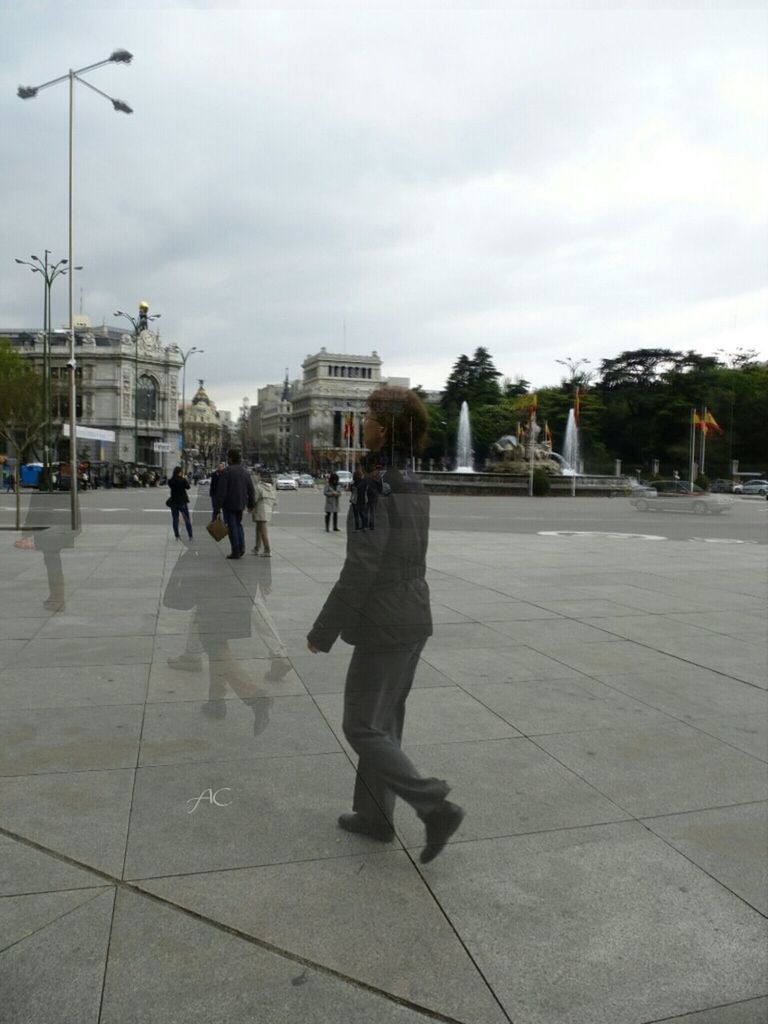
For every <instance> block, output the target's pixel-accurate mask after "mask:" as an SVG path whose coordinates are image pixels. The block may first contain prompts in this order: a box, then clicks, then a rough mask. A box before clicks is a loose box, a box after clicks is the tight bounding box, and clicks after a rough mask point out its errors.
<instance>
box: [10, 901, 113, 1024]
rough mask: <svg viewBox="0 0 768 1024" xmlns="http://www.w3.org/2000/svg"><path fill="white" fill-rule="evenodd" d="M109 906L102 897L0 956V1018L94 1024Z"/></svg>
mask: <svg viewBox="0 0 768 1024" xmlns="http://www.w3.org/2000/svg"><path fill="white" fill-rule="evenodd" d="M27 898H28V899H30V898H32V897H27ZM113 902H114V893H113V891H112V890H107V891H105V892H102V893H100V894H99V895H98V896H96V897H94V898H93V899H91V900H90V901H89V902H87V903H85V904H83V905H81V906H77V907H75V909H73V910H71V911H70V913H68V914H66V915H65V916H63V917H60V918H59V919H58V920H55V921H53V922H52V923H51V924H49V925H48V927H46V928H42V929H40V930H39V931H36V932H34V933H33V934H32V935H30V936H29V938H26V939H24V940H22V941H21V942H18V943H17V944H16V945H14V946H11V947H10V948H9V949H6V950H5V951H4V952H2V953H0V992H2V994H3V999H2V1008H1V1009H0V1013H1V1014H3V1017H2V1018H0V1019H3V1020H4V1021H8V1024H20V1022H24V1024H27V1022H30V1024H63V1022H67V1024H69V1022H70V1021H72V1022H73V1024H74V1022H77V1024H97V1022H98V1020H99V1004H100V1001H101V989H102V982H103V978H104V964H105V962H106V956H107V945H108V942H109V929H110V923H111V918H112V907H113Z"/></svg>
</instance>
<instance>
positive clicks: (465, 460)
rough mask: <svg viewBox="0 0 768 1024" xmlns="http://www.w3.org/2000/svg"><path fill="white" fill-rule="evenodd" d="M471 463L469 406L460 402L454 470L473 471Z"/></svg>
mask: <svg viewBox="0 0 768 1024" xmlns="http://www.w3.org/2000/svg"><path fill="white" fill-rule="evenodd" d="M474 471H475V470H474V466H473V465H472V430H471V428H470V426H469V406H468V405H467V403H466V402H462V403H461V412H460V413H459V436H458V438H457V440H456V472H457V473H474Z"/></svg>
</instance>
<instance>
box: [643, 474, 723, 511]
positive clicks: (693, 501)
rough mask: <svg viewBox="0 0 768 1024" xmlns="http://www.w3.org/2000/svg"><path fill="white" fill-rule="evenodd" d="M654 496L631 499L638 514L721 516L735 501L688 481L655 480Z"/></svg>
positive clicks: (646, 494)
mask: <svg viewBox="0 0 768 1024" xmlns="http://www.w3.org/2000/svg"><path fill="white" fill-rule="evenodd" d="M653 490H654V492H655V494H654V495H652V494H649V493H647V491H646V492H645V493H643V494H638V495H637V496H633V497H631V498H630V499H629V501H630V504H631V505H634V506H635V508H636V509H637V510H638V512H650V511H653V512H695V513H697V514H698V515H704V514H705V513H709V514H710V515H720V513H721V512H726V511H728V509H730V508H732V506H733V499H731V498H725V497H723V496H722V495H720V494H710V493H709V492H708V491H703V490H702V489H701V487H697V486H696V484H691V483H689V482H688V481H687V480H654V483H653Z"/></svg>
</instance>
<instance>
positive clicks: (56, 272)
mask: <svg viewBox="0 0 768 1024" xmlns="http://www.w3.org/2000/svg"><path fill="white" fill-rule="evenodd" d="M50 255H51V250H50V249H45V250H44V259H42V260H41V259H40V257H39V256H30V257H29V260H20V259H19V258H18V257H15V259H16V262H17V263H19V264H21V265H22V266H24V267H29V269H30V270H31V271H32V273H33V274H42V275H43V284H44V289H43V386H42V399H43V415H44V416H45V420H44V422H43V465H44V467H45V476H46V480H47V486H48V490H49V491H50V490H51V460H50V440H51V435H50V426H51V285H52V284H53V282H54V281H55V280H56V278H57V277H59V276H60V275H61V274H67V273H69V267H68V266H67V264H68V263H69V260H66V259H63V260H59V261H58V262H57V263H49V262H48V257H49V256H50ZM30 260H31V261H32V262H31V263H30ZM82 269H83V268H82V267H74V268H73V270H82Z"/></svg>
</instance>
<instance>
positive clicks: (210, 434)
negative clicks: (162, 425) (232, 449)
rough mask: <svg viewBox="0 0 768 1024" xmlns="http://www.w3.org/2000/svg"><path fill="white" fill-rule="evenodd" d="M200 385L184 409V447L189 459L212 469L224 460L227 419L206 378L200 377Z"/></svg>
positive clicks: (207, 468) (182, 429) (182, 430)
mask: <svg viewBox="0 0 768 1024" xmlns="http://www.w3.org/2000/svg"><path fill="white" fill-rule="evenodd" d="M198 385H199V386H198V389H197V391H196V392H195V394H194V395H193V397H192V401H191V402H188V403H187V404H186V405H184V406H183V407H182V409H181V410H180V415H179V427H180V430H181V446H182V451H183V453H184V454H185V455H186V460H187V461H188V462H193V463H195V464H196V465H199V466H201V467H202V468H204V469H206V470H210V469H213V467H214V466H215V465H216V463H217V462H218V461H219V460H220V459H221V452H222V443H223V434H224V422H223V419H222V416H221V414H220V413H219V411H218V409H217V408H216V404H215V403H214V402H213V401H212V400H211V398H210V397H209V395H208V392H207V391H206V390H205V381H203V380H201V379H200V378H198Z"/></svg>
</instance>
